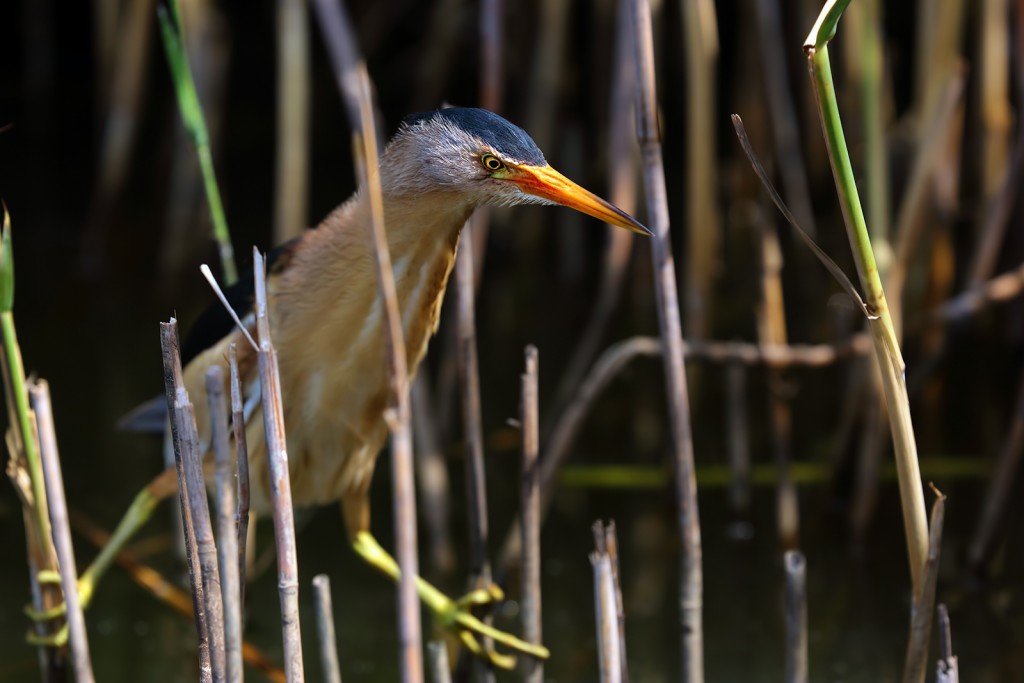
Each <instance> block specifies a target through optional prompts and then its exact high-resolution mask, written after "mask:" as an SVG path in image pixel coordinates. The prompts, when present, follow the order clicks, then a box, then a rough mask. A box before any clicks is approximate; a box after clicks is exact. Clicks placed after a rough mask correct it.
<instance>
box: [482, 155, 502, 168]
mask: <svg viewBox="0 0 1024 683" xmlns="http://www.w3.org/2000/svg"><path fill="white" fill-rule="evenodd" d="M480 163H481V164H483V166H484V168H486V169H487V170H488V171H500V170H501V169H503V168H505V164H503V163H501V160H500V159H498V157H496V156H494V155H493V154H484V155H483V156H482V157H480Z"/></svg>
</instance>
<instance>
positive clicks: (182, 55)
mask: <svg viewBox="0 0 1024 683" xmlns="http://www.w3.org/2000/svg"><path fill="white" fill-rule="evenodd" d="M157 14H158V16H159V18H160V35H161V37H162V38H163V42H164V51H165V52H166V53H167V62H168V65H169V66H170V69H171V78H172V79H173V80H174V91H175V94H176V95H177V99H178V109H179V110H180V111H181V119H182V123H183V124H184V126H185V130H186V131H187V132H188V134H189V137H191V138H192V144H193V145H195V148H196V154H197V155H198V156H199V168H200V170H201V171H202V174H203V187H204V189H205V191H206V201H207V203H208V204H209V207H210V219H211V221H212V223H213V238H214V240H216V242H217V248H218V251H219V253H220V263H221V269H222V270H223V272H224V280H225V282H226V283H227V284H228V285H232V284H234V283H235V282H237V281H238V269H237V268H236V267H235V250H234V247H233V246H232V244H231V233H230V231H229V230H228V221H227V218H226V217H225V215H224V204H223V203H222V202H221V198H220V187H219V186H218V185H217V176H216V173H214V169H213V153H212V152H211V151H210V135H209V133H208V132H207V130H206V119H205V118H204V117H203V108H202V105H201V104H200V103H199V95H198V94H197V93H196V84H195V80H194V79H193V78H192V67H191V66H190V65H189V61H188V52H187V51H186V50H185V41H184V40H183V37H182V36H183V34H182V24H181V11H180V9H179V7H178V2H177V0H171V2H170V13H168V11H167V10H166V9H165V8H163V7H160V8H158V10H157Z"/></svg>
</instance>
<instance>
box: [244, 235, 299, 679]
mask: <svg viewBox="0 0 1024 683" xmlns="http://www.w3.org/2000/svg"><path fill="white" fill-rule="evenodd" d="M252 258H253V278H254V280H255V286H256V331H257V333H258V334H257V339H258V340H259V345H260V351H259V371H260V395H261V396H262V397H263V429H264V431H265V432H266V439H265V441H266V445H267V464H268V466H269V468H270V494H271V501H272V503H273V508H274V543H275V545H276V547H277V589H278V593H279V595H280V599H281V631H282V638H283V641H284V670H285V673H286V675H287V677H288V683H301V681H302V680H303V661H302V635H301V630H300V628H299V562H298V556H297V554H296V549H295V517H294V510H293V509H292V487H291V479H290V476H289V471H288V450H287V440H286V439H285V432H284V429H285V425H284V407H283V405H282V403H281V400H282V398H281V377H280V374H279V373H278V367H277V350H276V349H274V345H273V341H272V340H271V338H270V320H269V317H268V315H269V312H268V310H267V289H266V271H265V270H264V265H263V256H262V254H260V252H259V250H258V249H256V248H255V247H254V248H253V254H252Z"/></svg>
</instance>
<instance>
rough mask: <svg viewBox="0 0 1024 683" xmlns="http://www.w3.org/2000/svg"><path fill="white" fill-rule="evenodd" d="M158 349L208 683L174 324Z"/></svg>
mask: <svg viewBox="0 0 1024 683" xmlns="http://www.w3.org/2000/svg"><path fill="white" fill-rule="evenodd" d="M160 348H161V350H162V352H163V364H164V390H165V392H166V394H167V406H168V409H169V410H170V415H171V420H170V422H171V436H172V438H173V441H174V469H175V471H176V472H177V475H178V503H179V508H180V510H181V525H182V528H183V530H184V532H185V561H186V564H187V565H188V578H189V584H190V586H191V588H192V614H193V616H194V618H195V622H196V635H197V637H198V639H199V679H200V681H202V682H203V683H212V681H213V669H212V666H211V663H210V635H209V630H208V627H207V622H206V610H205V609H204V605H205V600H204V597H203V581H202V578H201V576H200V575H199V574H198V569H199V553H198V549H197V548H196V534H195V528H194V527H193V526H192V512H191V507H190V506H189V490H188V483H187V482H186V478H185V465H184V460H185V457H186V456H185V451H187V450H194V451H198V450H199V436H198V434H196V426H195V415H194V414H193V413H192V411H191V407H192V406H191V403H190V402H189V400H188V394H187V393H186V392H185V380H184V376H183V374H182V371H181V354H180V352H179V350H178V349H179V346H178V321H177V320H175V319H174V318H171V319H170V321H168V322H166V323H160Z"/></svg>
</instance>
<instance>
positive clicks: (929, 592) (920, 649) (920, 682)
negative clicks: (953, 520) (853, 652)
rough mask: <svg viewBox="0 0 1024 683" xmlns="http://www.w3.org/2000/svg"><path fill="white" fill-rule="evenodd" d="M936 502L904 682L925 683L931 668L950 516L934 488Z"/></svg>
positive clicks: (914, 605) (912, 619)
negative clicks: (937, 591) (944, 531)
mask: <svg viewBox="0 0 1024 683" xmlns="http://www.w3.org/2000/svg"><path fill="white" fill-rule="evenodd" d="M932 491H933V492H934V493H935V502H934V503H933V504H932V514H931V519H930V520H929V521H930V525H929V529H928V557H927V561H926V562H925V566H924V576H923V578H922V581H921V585H920V588H917V589H915V591H914V595H913V601H912V603H911V608H910V640H909V642H908V643H907V654H906V659H905V660H904V663H903V678H902V681H903V683H924V679H925V672H926V670H927V665H928V643H929V641H930V640H931V635H932V617H933V616H934V614H935V586H936V584H937V583H938V580H939V554H940V552H941V550H942V525H943V521H944V519H945V515H946V496H944V495H942V492H941V491H939V490H938V489H937V488H935V487H934V486H932Z"/></svg>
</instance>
